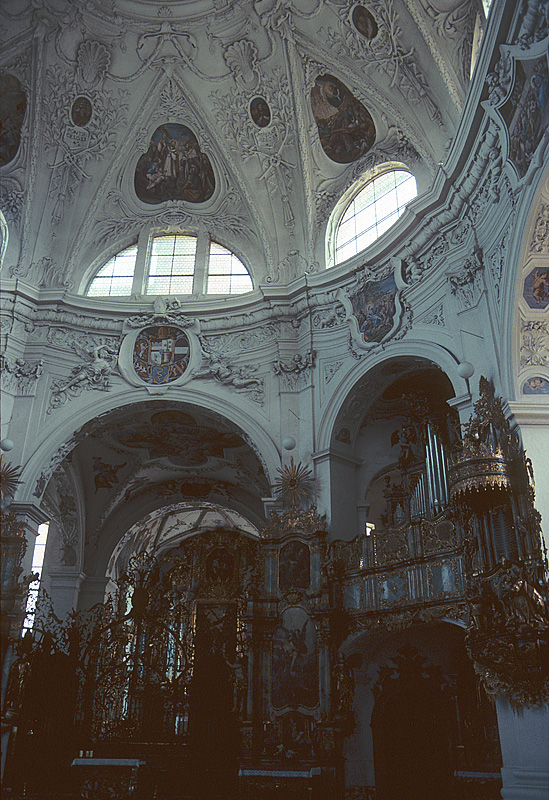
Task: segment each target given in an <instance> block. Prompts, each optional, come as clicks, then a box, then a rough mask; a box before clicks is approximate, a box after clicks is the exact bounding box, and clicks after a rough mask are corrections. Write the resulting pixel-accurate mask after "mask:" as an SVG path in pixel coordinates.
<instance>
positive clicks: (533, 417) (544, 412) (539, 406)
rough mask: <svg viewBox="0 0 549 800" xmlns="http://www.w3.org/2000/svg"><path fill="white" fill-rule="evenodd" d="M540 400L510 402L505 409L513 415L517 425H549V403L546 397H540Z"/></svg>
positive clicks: (509, 414) (505, 405)
mask: <svg viewBox="0 0 549 800" xmlns="http://www.w3.org/2000/svg"><path fill="white" fill-rule="evenodd" d="M539 400H540V402H532V401H530V402H528V403H521V402H518V401H517V402H508V403H505V404H504V406H503V408H504V411H505V412H507V409H508V410H509V413H508V414H507V416H508V417H509V416H511V415H512V416H513V417H514V419H515V421H516V423H517V425H519V426H520V425H543V426H544V427H547V426H548V425H549V403H548V402H547V400H546V399H545V398H541V397H540V398H539Z"/></svg>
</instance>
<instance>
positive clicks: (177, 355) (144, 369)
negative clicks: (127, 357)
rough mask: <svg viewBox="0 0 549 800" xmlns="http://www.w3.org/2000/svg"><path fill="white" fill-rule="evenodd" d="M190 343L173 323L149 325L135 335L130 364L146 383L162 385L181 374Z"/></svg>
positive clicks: (187, 360) (184, 368) (185, 364)
mask: <svg viewBox="0 0 549 800" xmlns="http://www.w3.org/2000/svg"><path fill="white" fill-rule="evenodd" d="M189 357H190V343H189V338H188V336H187V334H186V333H185V331H183V330H181V329H180V328H178V327H176V326H175V325H152V326H151V327H149V328H144V329H143V330H142V331H140V332H139V333H138V335H137V339H136V340H135V345H134V348H133V367H134V369H135V371H136V373H137V374H138V375H139V377H140V378H141V380H142V381H144V382H145V383H150V384H155V385H161V384H166V383H172V382H173V381H176V380H177V379H178V378H180V377H181V376H182V375H183V373H184V372H185V370H186V369H187V367H188V365H189Z"/></svg>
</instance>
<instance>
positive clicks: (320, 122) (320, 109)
mask: <svg viewBox="0 0 549 800" xmlns="http://www.w3.org/2000/svg"><path fill="white" fill-rule="evenodd" d="M311 108H312V111H313V116H314V118H315V122H316V124H317V127H318V135H319V137H320V144H321V145H322V149H323V150H324V152H325V153H326V155H327V156H328V158H331V159H332V161H335V162H337V163H338V164H349V163H351V162H352V161H356V160H357V159H358V158H360V157H361V156H363V155H364V153H366V152H368V150H369V149H370V147H371V146H372V145H373V143H374V142H375V138H376V128H375V125H374V121H373V119H372V117H371V114H370V112H369V111H368V110H367V109H366V108H364V106H363V105H362V103H361V102H360V100H357V99H356V97H355V96H354V94H353V93H352V92H350V91H349V89H347V87H346V86H345V84H343V83H341V81H340V80H338V79H337V78H334V76H333V75H319V76H318V77H317V79H316V80H315V83H314V86H313V88H312V89H311Z"/></svg>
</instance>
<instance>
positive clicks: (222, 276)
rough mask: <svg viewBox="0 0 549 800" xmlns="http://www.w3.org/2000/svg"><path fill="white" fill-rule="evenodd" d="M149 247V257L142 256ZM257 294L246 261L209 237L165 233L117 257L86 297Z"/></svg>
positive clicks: (105, 268) (94, 280) (130, 248)
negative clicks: (143, 250) (245, 264)
mask: <svg viewBox="0 0 549 800" xmlns="http://www.w3.org/2000/svg"><path fill="white" fill-rule="evenodd" d="M145 248H146V253H145V252H142V249H145ZM252 289H253V283H252V279H251V276H250V273H249V272H248V270H247V269H246V267H245V266H244V264H243V263H242V262H241V261H240V259H239V258H237V257H236V256H235V254H234V253H232V252H231V251H230V250H227V248H226V247H223V246H222V245H220V244H218V243H217V242H212V241H210V239H209V237H208V235H207V234H199V235H198V236H191V235H184V234H165V235H159V236H154V237H152V239H151V240H150V242H146V243H144V244H143V245H142V244H141V243H139V244H138V245H135V246H133V247H129V248H128V249H127V250H123V251H122V252H121V253H118V254H117V255H116V256H114V257H113V258H111V259H110V260H109V261H108V262H107V263H106V264H105V266H104V267H102V268H101V269H100V270H99V272H98V273H97V274H96V275H95V277H94V278H93V280H92V281H91V283H90V284H89V287H88V290H87V292H86V294H87V295H88V296H90V297H129V296H130V295H132V294H133V295H142V294H146V295H169V294H187V295H189V294H193V295H202V294H242V293H244V292H251V291H252Z"/></svg>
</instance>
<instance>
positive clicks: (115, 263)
mask: <svg viewBox="0 0 549 800" xmlns="http://www.w3.org/2000/svg"><path fill="white" fill-rule="evenodd" d="M136 259H137V245H134V246H133V247H128V248H127V249H126V250H122V252H121V253H117V254H116V255H115V256H113V258H111V259H109V261H107V263H106V264H105V266H104V267H101V269H100V270H99V272H98V273H97V275H96V276H95V278H94V279H93V280H92V282H91V283H90V285H89V287H88V291H87V292H86V294H87V295H88V296H89V297H125V296H128V295H130V294H131V293H132V283H133V274H134V271H135V261H136Z"/></svg>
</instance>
